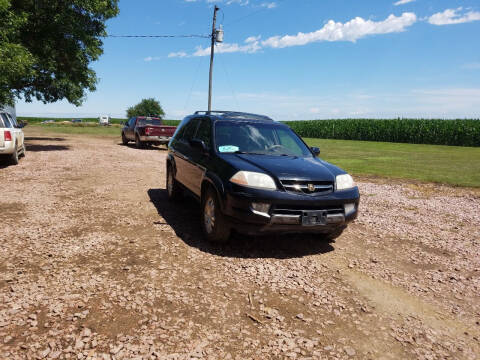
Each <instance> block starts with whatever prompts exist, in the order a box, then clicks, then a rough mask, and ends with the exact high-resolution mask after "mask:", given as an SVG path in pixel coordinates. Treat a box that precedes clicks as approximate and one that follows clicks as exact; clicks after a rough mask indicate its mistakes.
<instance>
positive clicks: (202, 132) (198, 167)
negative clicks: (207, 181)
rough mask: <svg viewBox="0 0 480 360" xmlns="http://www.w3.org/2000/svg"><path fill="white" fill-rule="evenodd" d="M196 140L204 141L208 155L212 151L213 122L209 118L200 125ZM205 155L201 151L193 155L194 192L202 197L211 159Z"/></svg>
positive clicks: (204, 119)
mask: <svg viewBox="0 0 480 360" xmlns="http://www.w3.org/2000/svg"><path fill="white" fill-rule="evenodd" d="M195 139H197V140H202V141H203V142H204V143H205V145H206V147H207V149H208V153H210V152H211V151H212V144H213V142H212V121H211V120H210V119H209V118H203V119H201V120H200V124H199V125H198V128H197V132H196V134H195ZM208 153H207V154H206V153H203V152H201V151H195V152H194V153H193V154H192V163H193V164H194V166H193V167H192V170H191V172H192V191H193V192H194V193H195V194H196V195H198V196H201V193H202V181H203V178H204V177H205V173H206V171H207V168H208V165H209V162H210V161H211V157H210V156H209V154H208Z"/></svg>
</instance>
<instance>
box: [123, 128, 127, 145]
mask: <svg viewBox="0 0 480 360" xmlns="http://www.w3.org/2000/svg"><path fill="white" fill-rule="evenodd" d="M122 144H123V145H127V144H128V139H127V137H126V136H125V133H124V132H123V131H122Z"/></svg>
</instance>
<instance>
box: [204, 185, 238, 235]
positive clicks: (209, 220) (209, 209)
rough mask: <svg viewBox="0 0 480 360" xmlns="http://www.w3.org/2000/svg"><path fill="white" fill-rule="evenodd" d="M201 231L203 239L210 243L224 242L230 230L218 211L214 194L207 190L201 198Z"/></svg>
mask: <svg viewBox="0 0 480 360" xmlns="http://www.w3.org/2000/svg"><path fill="white" fill-rule="evenodd" d="M202 230H203V234H204V235H205V238H206V239H207V240H208V241H212V242H226V241H228V239H229V238H230V232H231V229H230V227H229V226H228V224H227V222H226V219H225V216H224V215H223V214H222V211H221V209H220V202H219V201H218V197H217V194H216V192H215V191H214V190H213V189H212V188H208V189H207V191H206V193H205V195H204V196H202Z"/></svg>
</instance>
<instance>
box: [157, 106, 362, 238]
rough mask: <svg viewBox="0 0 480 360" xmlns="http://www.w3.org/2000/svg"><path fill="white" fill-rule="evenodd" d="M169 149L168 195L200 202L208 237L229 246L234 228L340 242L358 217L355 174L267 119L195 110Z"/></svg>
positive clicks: (286, 127)
mask: <svg viewBox="0 0 480 360" xmlns="http://www.w3.org/2000/svg"><path fill="white" fill-rule="evenodd" d="M168 148H169V152H168V158H167V191H168V198H169V199H170V200H173V199H175V198H178V197H179V195H181V193H182V192H183V190H186V191H188V192H189V193H190V194H192V195H193V196H194V197H195V198H196V199H197V200H199V201H200V203H201V209H202V221H201V224H202V228H203V232H204V234H205V236H206V238H207V239H208V240H211V241H226V240H227V239H228V238H229V236H230V232H231V230H232V229H234V230H236V231H238V232H241V233H245V234H252V235H253V234H262V233H268V232H278V233H286V232H292V233H302V232H314V233H319V234H323V236H322V237H324V238H326V239H334V238H336V237H338V236H339V235H340V234H341V233H342V231H343V230H344V229H345V228H346V225H347V223H349V222H350V221H352V220H354V219H355V218H356V217H357V213H358V204H359V200H360V195H359V192H358V188H357V187H356V186H355V183H354V182H353V179H352V178H351V176H350V175H348V174H347V173H345V171H343V170H341V169H339V168H338V167H336V166H334V165H332V164H329V163H328V162H325V161H323V160H321V159H319V158H317V156H318V155H319V153H320V150H319V149H318V148H309V147H308V146H307V145H306V144H305V143H304V142H303V141H302V139H301V138H300V137H299V136H298V135H297V134H295V132H293V131H292V130H291V129H290V128H289V127H288V126H287V125H284V124H282V123H278V122H275V121H273V120H272V119H270V118H268V117H266V116H260V115H254V114H247V113H239V112H230V111H211V112H200V111H197V112H196V113H195V114H194V115H190V116H187V117H186V118H185V119H184V120H183V121H182V122H181V123H180V125H179V126H178V128H177V130H176V132H175V134H174V135H173V138H172V140H171V141H170V143H169V146H168Z"/></svg>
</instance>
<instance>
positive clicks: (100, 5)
mask: <svg viewBox="0 0 480 360" xmlns="http://www.w3.org/2000/svg"><path fill="white" fill-rule="evenodd" d="M118 13H119V9H118V0H63V1H50V0H0V19H2V20H1V21H0V104H2V103H10V104H12V103H13V102H14V101H15V99H17V98H19V97H23V98H24V99H25V100H26V101H31V100H32V99H33V98H36V99H37V100H39V101H43V102H44V103H47V102H55V101H58V100H62V99H66V100H68V101H69V102H70V103H72V104H75V105H77V106H79V105H81V103H82V101H83V100H84V98H85V95H86V92H87V91H95V90H96V84H97V77H96V74H95V72H94V71H93V70H92V69H91V68H90V67H89V65H90V64H91V63H92V62H93V61H95V60H98V58H99V57H100V55H101V54H102V53H103V42H102V40H101V38H102V37H104V36H105V35H106V31H105V28H106V26H105V22H106V21H107V20H108V19H110V18H112V17H115V16H116V15H117V14H118Z"/></svg>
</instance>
